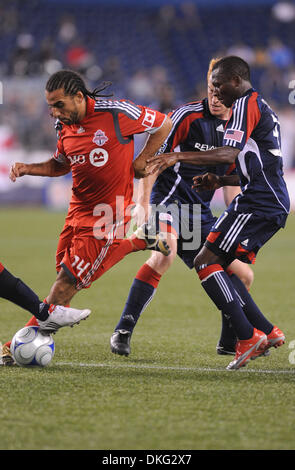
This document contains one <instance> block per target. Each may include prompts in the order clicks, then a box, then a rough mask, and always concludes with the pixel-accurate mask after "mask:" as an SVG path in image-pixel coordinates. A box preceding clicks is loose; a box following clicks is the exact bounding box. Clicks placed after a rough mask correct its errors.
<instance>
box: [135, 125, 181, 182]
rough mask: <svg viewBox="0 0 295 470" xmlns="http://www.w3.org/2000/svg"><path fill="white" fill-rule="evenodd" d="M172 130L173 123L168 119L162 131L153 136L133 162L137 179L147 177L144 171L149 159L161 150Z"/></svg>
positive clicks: (161, 128)
mask: <svg viewBox="0 0 295 470" xmlns="http://www.w3.org/2000/svg"><path fill="white" fill-rule="evenodd" d="M171 128H172V121H171V119H170V118H168V117H166V119H165V122H164V123H163V125H162V126H161V127H160V129H159V130H158V131H157V132H155V133H154V134H151V135H150V136H149V138H148V140H147V141H146V144H145V146H144V148H143V149H142V151H141V152H140V154H139V155H138V157H137V158H136V159H135V160H134V162H133V168H134V173H135V177H136V178H142V177H144V176H146V175H145V173H144V169H145V166H146V162H147V159H148V158H150V157H152V156H154V155H155V153H156V152H157V151H158V150H159V149H160V147H161V145H163V143H164V142H165V140H166V138H167V137H168V135H169V132H170V130H171Z"/></svg>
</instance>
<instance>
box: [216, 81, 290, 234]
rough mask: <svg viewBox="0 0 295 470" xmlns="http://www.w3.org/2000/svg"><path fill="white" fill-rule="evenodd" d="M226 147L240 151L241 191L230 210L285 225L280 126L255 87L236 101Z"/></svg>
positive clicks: (286, 199) (286, 200) (287, 207)
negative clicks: (252, 214) (258, 216)
mask: <svg viewBox="0 0 295 470" xmlns="http://www.w3.org/2000/svg"><path fill="white" fill-rule="evenodd" d="M223 145H227V146H231V147H235V148H238V149H240V150H241V151H240V153H239V154H238V156H237V158H236V167H237V172H238V175H239V178H240V182H241V188H242V192H241V193H240V194H239V195H238V196H237V197H236V198H235V200H234V201H233V202H232V204H231V208H232V209H233V210H235V211H237V212H244V213H245V212H249V213H255V214H257V215H261V216H263V217H264V218H269V219H274V220H277V222H278V223H281V224H282V225H284V222H285V220H286V217H287V215H288V213H289V210H290V200H289V195H288V191H287V187H286V183H285V181H284V178H283V160H282V155H281V134H280V123H279V120H278V117H277V115H276V114H275V112H274V111H273V110H272V109H271V108H270V107H269V105H268V104H267V103H266V102H265V101H264V100H263V99H262V97H261V96H260V95H259V94H258V93H257V91H255V90H254V89H253V88H251V89H250V90H248V91H247V92H246V93H245V94H244V95H243V96H242V97H241V98H239V99H238V100H236V101H235V103H234V105H233V108H232V115H231V118H230V119H229V121H228V123H227V125H226V130H225V132H224V138H223Z"/></svg>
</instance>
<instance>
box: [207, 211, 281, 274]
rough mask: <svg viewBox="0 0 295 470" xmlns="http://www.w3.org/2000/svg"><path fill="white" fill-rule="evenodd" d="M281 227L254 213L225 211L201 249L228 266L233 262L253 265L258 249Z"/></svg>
mask: <svg viewBox="0 0 295 470" xmlns="http://www.w3.org/2000/svg"><path fill="white" fill-rule="evenodd" d="M281 227H282V225H281V224H278V223H277V222H276V221H273V220H269V219H266V218H263V217H261V216H259V215H257V214H251V213H248V214H247V213H239V212H235V211H233V210H226V211H224V212H223V214H222V215H221V216H220V217H219V219H218V220H217V221H216V222H215V224H214V226H213V227H212V229H211V231H210V233H209V235H208V237H207V240H206V242H205V246H206V247H207V248H208V249H209V250H211V251H212V252H213V253H215V254H216V255H217V256H220V257H221V258H223V259H224V260H225V262H226V263H227V264H228V265H229V264H230V263H232V261H234V260H235V259H239V260H241V261H243V262H244V263H248V264H254V263H255V260H256V255H257V253H258V251H259V250H260V248H261V247H262V246H263V245H264V244H265V243H266V242H267V241H268V240H270V238H272V237H273V235H274V234H275V233H276V232H277V231H278V230H279V229H280V228H281Z"/></svg>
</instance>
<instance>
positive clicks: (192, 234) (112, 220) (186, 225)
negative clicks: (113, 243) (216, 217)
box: [93, 196, 201, 250]
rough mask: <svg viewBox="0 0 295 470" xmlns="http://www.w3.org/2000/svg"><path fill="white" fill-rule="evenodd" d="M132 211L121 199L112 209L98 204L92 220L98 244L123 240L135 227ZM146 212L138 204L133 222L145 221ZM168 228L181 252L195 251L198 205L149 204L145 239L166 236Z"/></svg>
mask: <svg viewBox="0 0 295 470" xmlns="http://www.w3.org/2000/svg"><path fill="white" fill-rule="evenodd" d="M134 209H135V207H134V204H132V205H128V206H127V207H126V206H125V201H124V196H116V203H115V205H109V204H97V205H96V206H95V208H94V211H93V216H94V217H97V221H96V222H95V224H94V227H93V235H94V237H95V238H96V239H99V240H101V239H105V238H110V237H111V238H116V239H123V238H125V237H126V234H128V233H129V232H130V231H131V232H133V230H134V228H135V226H136V220H134V218H133V215H134ZM145 211H146V209H145V208H144V207H142V206H141V205H139V204H137V206H136V218H137V219H139V220H144V218H145ZM133 226H134V227H133ZM170 227H173V232H172V233H173V234H178V236H179V237H181V239H182V249H183V250H198V249H199V248H200V246H201V205H200V204H179V203H172V204H169V205H167V206H166V205H164V204H151V205H150V216H149V218H148V220H147V226H146V230H147V236H148V238H149V237H151V238H152V237H153V235H154V234H155V233H159V232H164V233H165V232H167V229H168V231H170V230H169V229H170ZM172 236H173V235H172Z"/></svg>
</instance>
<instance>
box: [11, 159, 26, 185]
mask: <svg viewBox="0 0 295 470" xmlns="http://www.w3.org/2000/svg"><path fill="white" fill-rule="evenodd" d="M26 174H27V165H26V164H25V163H19V162H17V163H14V164H13V165H12V167H11V168H10V172H9V178H10V179H11V181H13V182H15V181H16V178H19V177H20V176H24V175H26Z"/></svg>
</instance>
